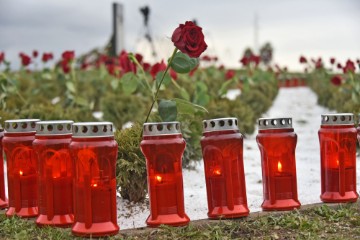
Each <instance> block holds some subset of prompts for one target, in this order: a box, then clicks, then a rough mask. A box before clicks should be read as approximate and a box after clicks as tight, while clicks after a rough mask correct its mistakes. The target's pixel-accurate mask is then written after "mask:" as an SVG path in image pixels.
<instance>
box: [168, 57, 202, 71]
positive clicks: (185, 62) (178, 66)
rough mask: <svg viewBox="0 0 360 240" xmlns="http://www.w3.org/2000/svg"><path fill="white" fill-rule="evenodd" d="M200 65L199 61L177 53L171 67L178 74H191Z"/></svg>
mask: <svg viewBox="0 0 360 240" xmlns="http://www.w3.org/2000/svg"><path fill="white" fill-rule="evenodd" d="M198 64H199V59H197V58H190V57H189V56H188V55H187V54H184V53H182V52H177V53H176V54H175V56H174V58H173V60H172V62H171V63H170V66H171V68H172V69H173V70H174V71H175V72H177V73H189V72H190V71H191V70H193V69H194V68H195V67H196V66H197V65H198Z"/></svg>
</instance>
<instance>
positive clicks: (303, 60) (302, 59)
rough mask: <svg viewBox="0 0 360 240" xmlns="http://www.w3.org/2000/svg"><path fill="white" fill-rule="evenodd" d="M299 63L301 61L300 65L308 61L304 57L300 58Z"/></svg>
mask: <svg viewBox="0 0 360 240" xmlns="http://www.w3.org/2000/svg"><path fill="white" fill-rule="evenodd" d="M299 61H300V63H307V60H306V58H305V57H304V56H300V59H299Z"/></svg>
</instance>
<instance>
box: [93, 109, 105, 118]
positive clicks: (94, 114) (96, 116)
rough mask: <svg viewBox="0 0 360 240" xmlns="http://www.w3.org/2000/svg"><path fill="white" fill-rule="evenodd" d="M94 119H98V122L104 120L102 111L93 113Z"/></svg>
mask: <svg viewBox="0 0 360 240" xmlns="http://www.w3.org/2000/svg"><path fill="white" fill-rule="evenodd" d="M92 115H93V117H94V118H96V119H97V120H102V118H103V116H104V113H103V112H101V111H98V112H93V113H92Z"/></svg>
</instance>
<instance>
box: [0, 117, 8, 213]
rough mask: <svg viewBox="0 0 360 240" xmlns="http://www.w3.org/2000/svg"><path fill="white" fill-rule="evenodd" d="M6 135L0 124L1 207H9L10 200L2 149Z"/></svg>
mask: <svg viewBox="0 0 360 240" xmlns="http://www.w3.org/2000/svg"><path fill="white" fill-rule="evenodd" d="M3 137H4V129H3V128H2V126H1V124H0V209H4V208H7V206H8V201H7V199H6V196H5V182H4V159H3V150H2V139H3Z"/></svg>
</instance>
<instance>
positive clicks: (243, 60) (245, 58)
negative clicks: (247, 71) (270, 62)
mask: <svg viewBox="0 0 360 240" xmlns="http://www.w3.org/2000/svg"><path fill="white" fill-rule="evenodd" d="M240 62H241V63H242V65H243V66H247V65H248V64H249V62H250V59H249V58H248V57H246V56H244V57H243V58H242V59H240Z"/></svg>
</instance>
